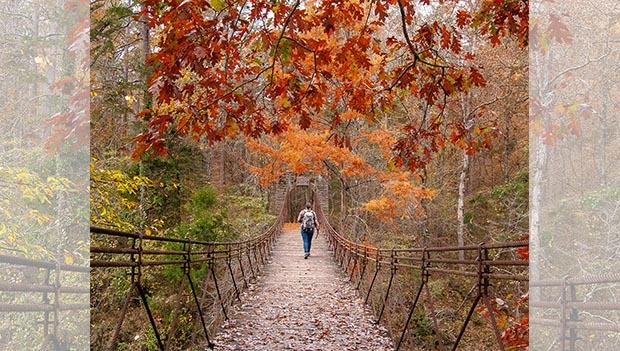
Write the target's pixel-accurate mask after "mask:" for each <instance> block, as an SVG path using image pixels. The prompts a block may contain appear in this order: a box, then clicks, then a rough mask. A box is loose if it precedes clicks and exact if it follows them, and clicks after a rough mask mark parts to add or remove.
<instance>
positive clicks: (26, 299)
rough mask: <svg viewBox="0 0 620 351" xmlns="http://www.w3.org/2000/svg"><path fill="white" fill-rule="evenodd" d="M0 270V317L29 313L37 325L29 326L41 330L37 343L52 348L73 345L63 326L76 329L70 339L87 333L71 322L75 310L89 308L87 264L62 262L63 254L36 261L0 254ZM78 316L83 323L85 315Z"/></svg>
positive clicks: (63, 347) (82, 336) (78, 337)
mask: <svg viewBox="0 0 620 351" xmlns="http://www.w3.org/2000/svg"><path fill="white" fill-rule="evenodd" d="M0 269H2V270H3V273H4V274H3V278H5V279H6V280H3V281H2V282H0V295H2V302H1V303H0V313H2V315H3V317H4V316H5V315H6V314H27V315H31V316H32V319H31V321H32V324H33V325H34V324H38V326H37V327H33V328H38V327H41V328H42V330H43V334H42V335H43V339H42V342H41V344H43V345H47V346H48V347H53V348H54V349H65V348H66V349H69V348H70V347H71V346H74V347H75V345H71V343H70V340H68V339H69V337H67V331H68V330H67V329H71V330H73V331H74V332H76V334H75V335H73V339H80V338H84V336H86V335H88V333H87V331H83V330H79V331H76V329H78V324H79V323H74V322H75V320H76V319H77V318H76V316H75V313H77V312H78V311H81V312H80V313H86V312H87V311H88V309H89V304H88V303H87V298H88V294H89V293H90V289H88V273H89V272H90V269H89V268H88V267H87V266H79V265H74V264H66V263H65V260H64V256H62V257H59V258H58V259H56V260H40V259H29V258H25V257H19V256H12V255H0ZM39 317H42V320H39V319H38V318H39ZM81 317H84V318H80V322H81V323H82V324H84V323H85V322H86V320H85V316H81ZM28 318H30V317H28ZM82 319H84V320H82ZM22 328H28V327H27V326H22ZM22 332H23V330H22ZM26 332H27V333H30V332H31V331H30V330H26ZM5 337H7V335H5ZM9 339H10V336H9ZM4 341H5V342H7V340H4ZM36 342H38V341H36ZM5 346H7V347H8V345H5ZM22 346H24V347H28V346H26V345H22Z"/></svg>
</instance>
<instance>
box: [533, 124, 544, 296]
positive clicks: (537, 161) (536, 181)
mask: <svg viewBox="0 0 620 351" xmlns="http://www.w3.org/2000/svg"><path fill="white" fill-rule="evenodd" d="M536 139H537V142H536V143H535V144H534V145H533V146H534V151H535V154H534V156H533V157H534V160H533V167H530V169H531V170H532V172H533V177H532V180H531V184H530V195H531V198H530V281H536V280H539V279H540V268H539V266H538V265H539V264H540V254H541V252H540V211H541V202H542V187H543V182H544V169H543V168H544V166H545V163H546V161H547V145H546V144H545V143H544V142H543V140H542V137H540V136H539V137H537V138H536ZM539 296H540V289H538V288H534V289H533V291H532V295H531V297H532V301H538V300H539Z"/></svg>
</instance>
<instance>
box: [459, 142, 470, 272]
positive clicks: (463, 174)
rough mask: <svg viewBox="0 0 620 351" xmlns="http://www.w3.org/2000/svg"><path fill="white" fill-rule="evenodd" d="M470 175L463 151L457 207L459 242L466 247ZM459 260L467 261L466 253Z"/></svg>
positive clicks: (466, 158)
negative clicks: (466, 195) (467, 187)
mask: <svg viewBox="0 0 620 351" xmlns="http://www.w3.org/2000/svg"><path fill="white" fill-rule="evenodd" d="M468 174H469V155H468V154H467V151H463V168H462V169H461V175H460V177H459V197H458V205H457V210H456V211H457V220H458V227H457V231H456V232H457V240H458V246H464V245H465V187H466V182H467V176H468ZM459 259H460V260H464V259H465V252H464V251H459Z"/></svg>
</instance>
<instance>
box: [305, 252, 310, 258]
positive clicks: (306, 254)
mask: <svg viewBox="0 0 620 351" xmlns="http://www.w3.org/2000/svg"><path fill="white" fill-rule="evenodd" d="M308 256H310V254H309V253H308V252H306V253H305V254H304V260H307V259H308Z"/></svg>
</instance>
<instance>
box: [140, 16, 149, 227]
mask: <svg viewBox="0 0 620 351" xmlns="http://www.w3.org/2000/svg"><path fill="white" fill-rule="evenodd" d="M141 21H142V23H141V25H142V51H143V57H142V60H143V61H142V62H143V63H144V65H145V67H146V64H147V63H146V60H147V58H148V56H149V54H150V52H151V40H150V31H149V27H148V24H147V23H146V19H144V18H142V19H141ZM148 78H149V74H148V70H147V69H145V70H144V77H143V79H144V91H143V95H144V97H143V104H144V106H143V107H144V108H147V109H148V108H150V107H151V96H150V94H149V89H148ZM139 167H140V171H139V172H140V176H141V177H143V176H144V162H143V161H142V160H140V166H139ZM140 220H141V223H140V224H141V225H140V227H141V228H142V229H143V230H144V228H145V226H146V188H145V187H144V185H141V186H140Z"/></svg>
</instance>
